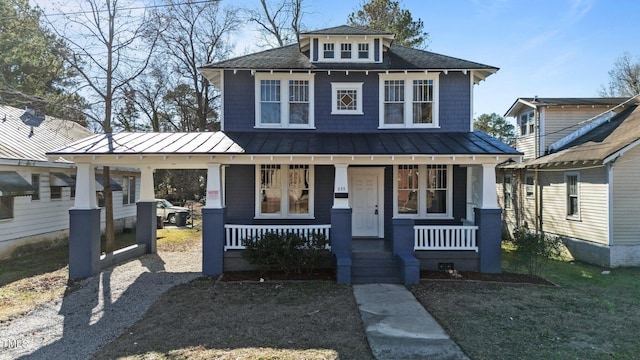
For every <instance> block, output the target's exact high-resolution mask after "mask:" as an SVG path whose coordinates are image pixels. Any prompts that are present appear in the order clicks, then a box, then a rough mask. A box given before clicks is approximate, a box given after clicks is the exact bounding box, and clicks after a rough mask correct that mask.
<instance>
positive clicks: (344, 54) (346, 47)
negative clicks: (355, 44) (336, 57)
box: [340, 43, 351, 59]
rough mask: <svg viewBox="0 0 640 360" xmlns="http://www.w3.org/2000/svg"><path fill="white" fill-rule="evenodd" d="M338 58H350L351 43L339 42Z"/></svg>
mask: <svg viewBox="0 0 640 360" xmlns="http://www.w3.org/2000/svg"><path fill="white" fill-rule="evenodd" d="M340 58H341V59H351V44H349V43H342V44H340Z"/></svg>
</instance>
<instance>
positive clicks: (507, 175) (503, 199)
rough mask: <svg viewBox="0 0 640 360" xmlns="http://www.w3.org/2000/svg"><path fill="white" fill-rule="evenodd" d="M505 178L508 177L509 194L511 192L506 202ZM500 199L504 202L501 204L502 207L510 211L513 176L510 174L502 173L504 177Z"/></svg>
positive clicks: (511, 206) (511, 207)
mask: <svg viewBox="0 0 640 360" xmlns="http://www.w3.org/2000/svg"><path fill="white" fill-rule="evenodd" d="M507 179H509V186H510V187H511V189H510V194H511V201H510V202H507V197H506V196H505V195H506V193H507V192H506V186H505V184H506V183H507V181H506V180H507ZM502 201H503V203H504V204H502V206H503V207H504V210H507V211H510V210H513V176H512V175H511V174H504V178H503V179H502Z"/></svg>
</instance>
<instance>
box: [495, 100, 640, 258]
mask: <svg viewBox="0 0 640 360" xmlns="http://www.w3.org/2000/svg"><path fill="white" fill-rule="evenodd" d="M519 102H520V99H519V100H517V101H516V104H514V106H512V107H511V109H510V110H509V111H508V112H507V114H506V116H514V117H515V118H516V119H521V118H522V119H524V118H525V115H524V114H526V113H528V112H529V111H531V110H533V111H535V113H536V114H539V113H541V112H542V113H543V115H542V120H540V117H539V116H538V117H536V121H535V127H536V128H537V129H541V130H536V132H537V131H539V134H538V135H535V136H534V138H535V139H537V140H539V148H540V149H544V153H541V154H539V156H535V154H532V151H531V150H532V149H534V146H531V143H532V142H533V141H531V142H527V141H526V140H527V139H520V140H519V142H518V145H519V147H518V149H519V150H521V151H523V152H524V154H525V155H524V160H523V161H522V162H519V163H518V162H514V163H510V164H505V165H503V166H501V167H499V172H498V176H497V180H498V192H499V193H501V194H502V196H501V197H500V203H501V205H502V206H503V208H504V219H505V225H506V227H507V228H508V229H509V230H513V229H514V228H516V227H518V226H520V227H528V228H530V229H537V230H540V231H544V232H546V233H550V234H556V235H559V236H560V237H562V238H563V239H564V240H565V242H566V244H567V247H568V248H569V250H570V252H571V253H572V255H573V256H574V257H575V258H576V259H578V260H582V261H586V262H590V263H594V264H597V265H601V266H606V267H618V266H640V217H639V216H638V212H637V210H636V209H637V204H639V203H640V191H638V189H639V188H638V178H640V149H638V148H636V145H638V144H639V143H640V107H639V106H638V105H640V98H639V97H638V96H636V97H633V98H631V99H629V98H602V99H538V104H547V105H540V106H536V107H532V106H519V105H518V103H519ZM560 103H561V104H562V105H559V104H560ZM550 104H554V105H550ZM545 106H548V107H545ZM541 110H542V111H541ZM594 112H598V113H596V114H594ZM549 113H553V114H555V115H556V116H555V118H556V119H557V118H562V119H571V121H564V122H563V123H562V125H560V126H557V125H556V126H554V127H551V126H549V125H548V123H546V124H545V123H544V121H545V117H548V116H549V115H548V114H549ZM526 117H527V119H528V116H526ZM520 124H521V125H522V123H520ZM550 129H554V130H553V131H550ZM527 135H528V134H527ZM559 135H562V136H559ZM525 136H526V135H525ZM520 137H521V138H522V137H523V136H522V134H521V136H520ZM543 139H544V140H543ZM525 144H526V145H525ZM522 145H524V146H522Z"/></svg>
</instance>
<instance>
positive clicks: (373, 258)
mask: <svg viewBox="0 0 640 360" xmlns="http://www.w3.org/2000/svg"><path fill="white" fill-rule="evenodd" d="M351 261H352V262H351V283H352V284H376V283H386V284H401V283H402V278H401V277H400V267H399V264H398V261H397V260H396V259H395V258H394V256H393V253H392V252H391V251H387V250H380V251H354V252H353V253H352V258H351Z"/></svg>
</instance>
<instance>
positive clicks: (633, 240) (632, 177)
mask: <svg viewBox="0 0 640 360" xmlns="http://www.w3.org/2000/svg"><path fill="white" fill-rule="evenodd" d="M638 179H640V148H637V147H636V148H635V149H633V150H630V151H629V152H627V153H626V154H625V155H624V156H623V157H622V158H620V159H619V160H618V161H617V162H616V163H615V164H614V165H613V240H612V243H613V245H640V214H639V212H638V206H639V204H640V182H638Z"/></svg>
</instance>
